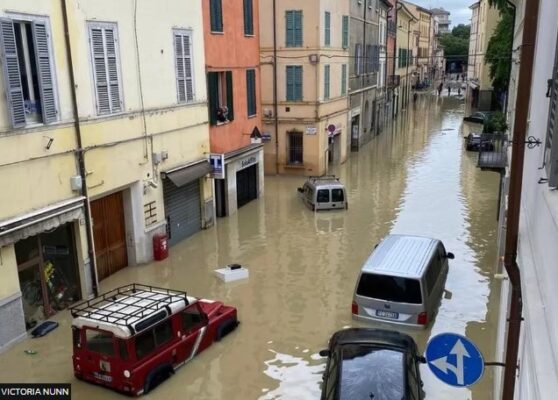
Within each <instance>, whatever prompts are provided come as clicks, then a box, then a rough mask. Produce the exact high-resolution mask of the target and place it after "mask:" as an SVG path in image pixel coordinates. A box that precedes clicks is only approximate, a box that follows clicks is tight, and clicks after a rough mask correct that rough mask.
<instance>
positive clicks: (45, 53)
mask: <svg viewBox="0 0 558 400" xmlns="http://www.w3.org/2000/svg"><path fill="white" fill-rule="evenodd" d="M154 14H157V15H158V16H159V17H158V18H153V15H154ZM202 21H203V18H202V10H201V3H200V2H195V3H185V2H183V1H179V0H168V1H167V2H166V7H164V8H162V7H160V4H159V2H157V1H155V0H147V1H145V0H144V1H142V2H136V1H133V0H122V1H118V2H114V1H110V0H98V1H95V2H78V1H73V0H68V1H62V2H48V1H33V0H5V1H3V2H2V6H1V9H0V24H1V34H0V47H1V57H2V60H1V61H2V65H3V69H2V71H1V72H0V73H1V74H2V79H0V92H2V93H5V94H6V95H5V96H2V97H0V160H1V161H0V187H2V190H1V191H0V320H2V325H1V327H0V350H1V349H2V347H5V346H8V345H9V344H10V343H12V342H14V341H17V340H18V339H19V338H21V337H23V336H24V335H25V331H26V329H29V328H31V327H32V326H33V325H34V324H35V323H37V322H38V321H40V320H42V319H45V318H47V317H48V316H50V315H52V314H53V313H55V312H56V311H58V310H61V309H64V308H66V307H67V306H68V305H69V304H71V303H72V302H75V301H77V300H79V299H83V298H87V297H88V296H90V295H91V294H92V293H94V292H95V291H96V287H97V282H98V280H100V279H102V278H104V277H106V276H108V275H110V274H112V273H114V272H116V271H117V270H119V269H120V268H123V267H126V266H128V265H136V264H140V263H143V262H146V261H149V260H151V259H152V258H153V252H152V248H153V246H152V238H153V236H154V235H155V234H164V233H166V234H167V235H168V236H169V241H170V242H171V244H172V243H173V242H176V241H178V240H180V239H183V238H185V237H187V236H188V235H190V234H193V233H194V232H195V231H196V230H199V229H203V228H206V227H208V226H210V225H212V224H213V219H214V211H213V210H214V207H213V191H212V180H211V179H210V178H209V177H208V175H207V174H208V172H209V170H210V167H209V163H208V161H207V159H208V154H209V129H208V113H207V105H206V83H205V60H204V46H203V34H202V29H203V27H202ZM66 30H67V31H68V40H66V37H65V31H66ZM76 115H77V118H75V116H76ZM80 166H81V167H80ZM84 186H85V188H84ZM179 198H182V199H183V201H182V202H181V201H180V200H178V199H179ZM179 211H186V212H189V213H190V214H188V220H185V221H180V220H179V217H176V218H175V216H177V215H179ZM171 217H172V218H171ZM182 222H183V223H182Z"/></svg>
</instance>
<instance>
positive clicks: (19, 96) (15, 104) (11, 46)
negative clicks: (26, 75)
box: [0, 19, 25, 128]
mask: <svg viewBox="0 0 558 400" xmlns="http://www.w3.org/2000/svg"><path fill="white" fill-rule="evenodd" d="M0 49H1V51H2V54H1V57H2V66H3V68H4V79H5V87H6V97H7V102H8V110H9V113H10V119H11V121H12V126H13V127H14V128H18V127H21V126H25V104H24V101H23V87H22V85H21V75H20V72H19V62H18V59H17V47H16V42H15V33H14V25H13V23H12V21H10V20H9V19H0Z"/></svg>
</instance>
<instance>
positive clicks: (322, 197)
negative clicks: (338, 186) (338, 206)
mask: <svg viewBox="0 0 558 400" xmlns="http://www.w3.org/2000/svg"><path fill="white" fill-rule="evenodd" d="M318 203H329V189H319V190H318Z"/></svg>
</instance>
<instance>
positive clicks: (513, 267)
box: [502, 0, 539, 400]
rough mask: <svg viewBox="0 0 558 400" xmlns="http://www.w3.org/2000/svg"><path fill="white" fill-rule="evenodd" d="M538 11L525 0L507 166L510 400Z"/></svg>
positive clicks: (535, 2)
mask: <svg viewBox="0 0 558 400" xmlns="http://www.w3.org/2000/svg"><path fill="white" fill-rule="evenodd" d="M538 14H539V0H527V1H526V4H525V18H524V28H523V38H522V43H521V56H520V69H519V80H518V86H517V99H516V105H515V119H514V125H513V143H512V161H511V167H510V187H509V192H508V218H507V227H506V246H505V254H504V266H505V268H506V272H507V274H508V276H509V278H510V283H511V286H512V292H511V302H510V309H509V315H508V318H509V326H508V336H507V345H506V359H505V364H506V367H505V370H504V388H503V391H502V399H503V400H512V399H513V398H514V391H515V376H516V371H517V354H518V350H519V337H520V332H521V319H522V317H521V313H522V307H523V305H522V298H521V275H520V271H519V266H518V265H517V247H518V236H519V217H520V209H521V186H522V183H523V167H524V158H525V137H526V132H527V119H528V117H529V104H530V101H531V81H532V77H533V60H534V58H535V57H534V55H535V44H536V39H537V24H538V21H537V18H538Z"/></svg>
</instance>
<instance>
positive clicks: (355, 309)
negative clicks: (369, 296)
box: [351, 301, 358, 315]
mask: <svg viewBox="0 0 558 400" xmlns="http://www.w3.org/2000/svg"><path fill="white" fill-rule="evenodd" d="M351 311H352V313H353V314H357V315H358V304H357V303H356V301H353V305H352V306H351Z"/></svg>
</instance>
